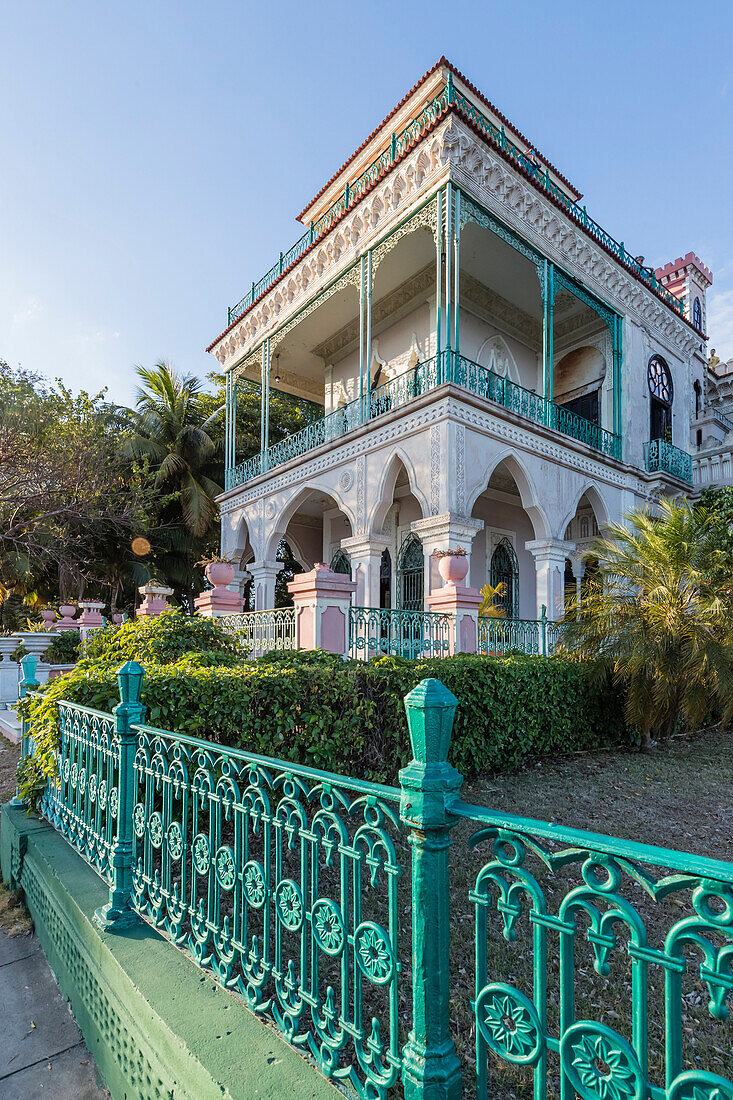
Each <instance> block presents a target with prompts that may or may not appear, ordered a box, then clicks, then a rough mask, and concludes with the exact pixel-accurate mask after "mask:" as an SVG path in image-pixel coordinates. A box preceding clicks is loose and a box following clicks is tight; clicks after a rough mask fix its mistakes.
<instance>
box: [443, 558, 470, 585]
mask: <svg viewBox="0 0 733 1100" xmlns="http://www.w3.org/2000/svg"><path fill="white" fill-rule="evenodd" d="M438 572H439V573H440V575H441V577H442V578H443V581H444V583H445V584H455V585H462V584H463V582H464V581H465V579H466V575H467V574H468V558H467V557H466V555H465V554H444V555H443V556H442V557H440V558H438Z"/></svg>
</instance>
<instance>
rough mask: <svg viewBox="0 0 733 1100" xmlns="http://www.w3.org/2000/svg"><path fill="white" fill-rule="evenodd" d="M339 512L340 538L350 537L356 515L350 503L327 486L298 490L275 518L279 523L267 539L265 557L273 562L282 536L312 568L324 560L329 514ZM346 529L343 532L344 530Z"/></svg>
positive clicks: (304, 562)
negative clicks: (337, 496) (341, 498)
mask: <svg viewBox="0 0 733 1100" xmlns="http://www.w3.org/2000/svg"><path fill="white" fill-rule="evenodd" d="M333 512H336V513H337V515H338V517H339V520H340V524H339V532H338V538H339V540H340V539H341V538H347V537H349V535H351V534H352V533H353V531H354V523H355V520H354V516H353V514H352V512H351V509H350V508H349V506H348V505H346V504H344V502H343V501H342V500H338V499H337V498H336V496H335V495H334V494H333V493H332V492H331V491H330V490H327V489H323V488H321V487H320V486H318V485H312V484H311V485H304V486H301V487H300V488H299V489H297V490H296V491H295V492H294V493H293V495H292V496H291V498H290V500H289V501H288V502H287V504H286V505H285V506H284V507H283V508H282V509H280V511H279V512H277V514H276V516H275V517H273V518H274V520H275V522H274V523H273V525H272V527H271V528H270V531H269V534H268V536H267V540H266V552H265V556H266V557H267V559H268V560H270V561H272V560H274V558H275V554H276V553H277V548H278V546H279V545H280V541H281V540H282V539H286V540H287V541H288V542H289V543H290V545H291V547H292V548H293V553H294V554H295V547H296V546H297V548H298V554H297V555H296V556H297V557H298V560H299V561H300V562H301V564H302V565H303V567H304V568H306V569H311V568H313V565H314V564H315V562H316V561H323V556H324V542H325V538H326V537H327V531H326V527H327V526H328V524H329V523H330V522H331V520H330V518H329V516H330V514H331V513H333ZM340 528H343V531H341V530H340Z"/></svg>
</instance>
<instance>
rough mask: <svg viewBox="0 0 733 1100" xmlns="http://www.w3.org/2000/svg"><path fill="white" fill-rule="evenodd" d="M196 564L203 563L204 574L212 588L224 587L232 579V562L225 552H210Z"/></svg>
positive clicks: (233, 569)
mask: <svg viewBox="0 0 733 1100" xmlns="http://www.w3.org/2000/svg"><path fill="white" fill-rule="evenodd" d="M196 564H197V565H203V567H204V575H205V577H206V579H207V581H208V582H209V584H212V585H213V586H214V588H226V587H227V585H228V584H231V583H232V581H233V580H234V573H235V566H234V562H233V561H232V559H231V557H228V556H227V555H225V554H210V555H209V556H208V557H205V558H201V560H200V561H198V562H197V563H196Z"/></svg>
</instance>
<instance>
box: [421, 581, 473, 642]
mask: <svg viewBox="0 0 733 1100" xmlns="http://www.w3.org/2000/svg"><path fill="white" fill-rule="evenodd" d="M482 602H483V601H482V596H481V593H480V592H479V591H478V590H477V589H475V588H469V587H468V586H467V585H465V584H451V583H450V582H448V583H447V584H444V585H443V587H442V588H437V589H436V590H435V591H433V592H431V593H430V595H429V596H427V597H426V599H425V603H426V604H427V607H428V611H436V612H439V613H440V614H443V615H452V616H453V626H452V628H451V642H450V647H451V648H450V651H451V654H453V653H475V652H476V650H477V648H478V646H477V642H478V612H479V608H480V607H481V604H482Z"/></svg>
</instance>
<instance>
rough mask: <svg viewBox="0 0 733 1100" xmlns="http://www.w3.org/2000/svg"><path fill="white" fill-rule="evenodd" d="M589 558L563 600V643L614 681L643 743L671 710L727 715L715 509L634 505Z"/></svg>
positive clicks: (730, 559) (731, 612)
mask: <svg viewBox="0 0 733 1100" xmlns="http://www.w3.org/2000/svg"><path fill="white" fill-rule="evenodd" d="M589 558H590V559H591V560H593V561H595V562H597V566H598V572H597V574H596V575H595V576H594V577H592V578H591V580H590V581H589V583H588V585H587V586H586V588H585V591H584V593H583V596H582V602H581V604H580V605H578V603H577V601H575V600H573V601H571V603H570V605H569V607H568V610H567V613H566V625H565V631H564V635H563V641H564V645H565V647H566V648H568V649H570V650H571V651H573V652H574V653H576V654H577V655H578V656H580V657H582V658H586V659H600V661H601V666H600V667H602V668H603V667H605V669H606V671H609V670H610V672H611V674H612V675H613V677H614V678H615V680H616V682H617V683H618V684H620V685H624V687H625V688H626V692H627V693H626V712H627V719H628V721H629V722H630V723H632V724H633V725H635V726H637V727H638V729H639V730H640V731H641V734H642V743H643V746H644V747H645V748H649V747H650V746H651V737H652V734H653V733H655V734H657V735H665V734H669V733H670V732H671V731H672V730H673V729H674V726H675V724H676V722H677V720H678V716H679V714H680V712H681V713H682V715H683V716H684V718H685V719H686V720H687V722H688V723H689V724H690V725H691V726H693V727H694V726H696V725H699V724H700V722H702V721H703V719H704V718H705V717H706V716H707V715H708V714H710V713H711V711H713V710H718V711H719V712H720V713H721V716H722V717H723V719H724V720H728V719H729V718H730V717H731V715H733V555H732V554H731V551H730V549H729V547H727V546H726V545H724V544H723V542H722V541H721V537H720V524H719V521H718V519H717V517H716V516H715V515H713V514H711V513H710V511H708V510H707V509H705V508H702V507H697V508H693V507H691V506H690V505H688V504H686V503H685V504H675V503H673V502H670V501H666V500H663V501H662V502H661V504H660V514H659V516H652V515H650V514H648V513H647V512H645V511H636V512H632V513H630V514H629V515H628V516H627V517H626V525H624V524H611V525H610V526H609V529H608V533H607V537H605V538H603V539H600V540H598V542H597V543H596V545H595V548H594V549H593V550H592V551H591V553H590V554H589ZM591 667H598V666H591Z"/></svg>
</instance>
